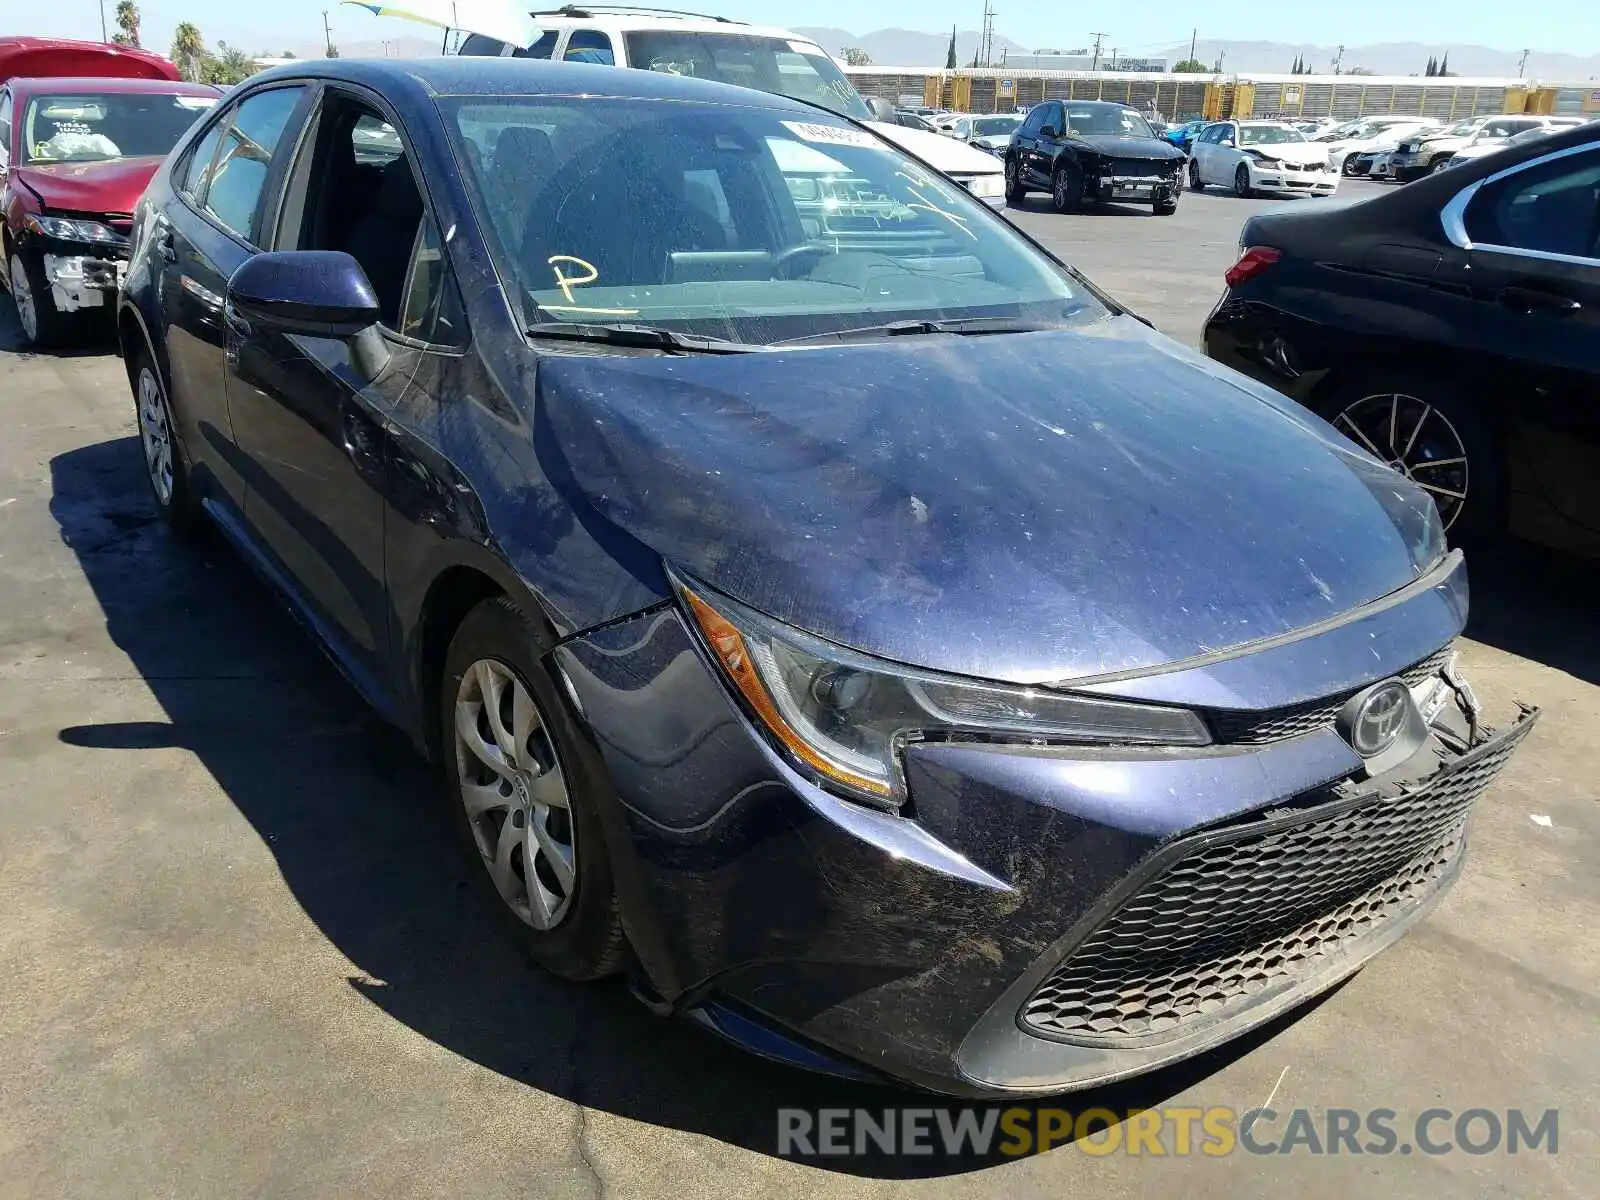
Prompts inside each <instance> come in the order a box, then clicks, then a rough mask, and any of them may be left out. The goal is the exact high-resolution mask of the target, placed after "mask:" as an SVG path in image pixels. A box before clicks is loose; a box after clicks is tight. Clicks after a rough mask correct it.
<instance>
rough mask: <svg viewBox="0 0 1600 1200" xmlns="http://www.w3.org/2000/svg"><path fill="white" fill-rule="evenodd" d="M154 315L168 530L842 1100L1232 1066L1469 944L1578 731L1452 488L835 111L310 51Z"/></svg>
mask: <svg viewBox="0 0 1600 1200" xmlns="http://www.w3.org/2000/svg"><path fill="white" fill-rule="evenodd" d="M119 328H120V333H121V341H122V347H123V351H124V355H125V358H126V361H127V365H128V375H129V380H130V383H131V385H132V389H133V393H134V397H135V405H136V413H137V419H138V424H139V430H140V436H141V444H142V447H143V453H144V460H145V463H146V465H147V466H148V468H149V475H150V483H151V489H152V493H153V495H154V498H155V503H156V504H157V505H158V507H159V508H160V510H161V511H162V512H163V513H164V514H165V515H166V516H167V518H168V519H169V520H170V521H171V523H172V524H173V525H174V527H175V528H177V529H179V530H182V529H185V528H187V527H189V526H190V525H192V524H193V523H194V522H195V521H196V520H198V519H201V518H204V519H207V520H209V521H210V522H212V523H214V524H215V525H216V526H217V527H218V528H220V529H221V530H222V531H223V532H224V533H225V534H226V535H227V536H228V537H229V538H230V539H231V540H232V541H233V542H234V543H235V544H236V545H237V547H238V548H239V550H240V551H241V553H242V554H243V555H244V557H245V558H246V559H247V560H248V561H249V562H251V563H252V564H253V565H254V566H255V567H256V568H257V569H258V570H259V572H260V573H261V575H263V576H264V577H265V579H266V580H268V581H269V582H270V583H271V584H272V585H273V586H274V587H276V588H278V589H279V590H280V591H281V592H282V594H283V595H284V596H285V597H286V599H287V600H288V602H289V603H290V604H291V605H292V606H293V607H294V609H295V610H296V611H297V612H298V613H299V614H300V615H301V617H302V618H303V620H304V622H305V624H306V625H307V626H308V627H309V628H310V630H311V631H312V632H313V633H314V635H315V636H316V637H318V638H319V639H320V640H321V641H322V642H323V643H324V644H325V645H326V647H327V648H328V650H329V652H330V655H331V657H332V658H333V659H334V660H335V661H336V662H337V663H339V664H340V666H341V667H342V668H343V670H344V672H345V674H346V675H347V676H348V677H349V679H350V680H351V681H352V682H353V683H354V684H355V686H356V687H357V688H358V689H360V690H361V691H362V692H363V693H364V694H365V695H366V696H367V697H368V698H369V699H370V700H371V702H372V703H373V704H374V705H376V706H377V707H378V708H379V709H380V710H381V711H382V712H383V713H385V714H386V715H387V716H389V717H390V718H392V719H393V720H394V721H395V722H396V723H398V724H399V725H400V726H401V727H403V728H404V729H406V730H407V731H409V733H410V734H411V736H412V737H413V739H414V740H415V742H416V744H417V745H418V747H419V748H420V749H421V750H422V751H424V752H425V753H427V754H429V755H430V756H432V757H433V758H435V759H436V760H438V761H439V762H440V763H441V764H442V767H443V774H444V777H445V779H446V780H447V792H448V800H449V803H450V805H451V806H452V809H453V811H454V812H455V813H456V815H457V817H458V819H459V826H460V830H461V834H462V840H463V844H464V847H465V849H466V852H467V853H468V854H469V855H470V859H471V862H472V864H473V865H472V868H471V869H472V871H473V872H474V874H475V876H476V877H477V878H478V879H479V880H480V882H481V884H482V886H483V890H484V892H485V897H486V902H487V905H488V906H489V907H488V908H486V916H487V915H488V912H489V910H490V909H492V910H493V911H494V912H497V913H498V914H499V916H500V918H501V919H502V920H503V921H504V922H505V924H506V926H507V927H508V928H509V929H510V930H511V931H513V933H514V934H515V936H517V937H518V938H520V939H521V940H522V942H523V943H524V944H525V945H526V947H527V949H528V951H529V952H530V953H531V954H532V956H533V957H534V958H535V959H536V960H537V961H539V962H540V963H542V964H544V965H545V966H547V967H548V968H549V969H551V970H552V971H555V972H557V973H559V974H561V975H563V976H566V977H568V978H573V979H585V980H587V979H596V978H599V977H602V976H606V975H609V974H612V973H614V972H617V971H621V970H627V971H630V972H631V973H632V976H633V979H634V986H635V988H636V990H637V991H638V992H639V994H640V995H641V996H642V997H644V998H645V999H646V1000H647V1002H648V1003H649V1004H650V1005H651V1006H652V1007H654V1008H656V1009H657V1010H659V1011H661V1012H663V1013H680V1014H686V1015H690V1016H693V1017H695V1018H696V1019H698V1020H700V1021H702V1022H703V1023H704V1024H706V1025H708V1026H709V1027H711V1028H712V1029H714V1030H716V1031H717V1032H719V1033H721V1034H722V1035H724V1036H727V1037H729V1038H733V1039H735V1040H737V1041H739V1042H741V1043H743V1044H745V1045H747V1046H750V1047H751V1048H753V1049H756V1050H758V1051H759V1052H761V1053H764V1054H768V1055H771V1056H774V1057H777V1058H780V1059H784V1060H786V1061H790V1062H794V1063H797V1064H801V1065H805V1066H809V1067H814V1068H819V1069H824V1070H832V1071H842V1072H855V1073H863V1074H870V1075H873V1076H875V1077H880V1078H881V1077H889V1078H894V1079H898V1080H902V1081H909V1082H912V1083H916V1084H921V1085H925V1086H927V1087H930V1088H934V1089H939V1090H943V1091H946V1092H951V1093H962V1094H975V1095H997V1094H1018V1095H1026V1094H1035V1093H1045V1092H1052V1091H1061V1090H1066V1089H1071V1088H1077V1087H1084V1086H1088V1085H1091V1084H1095V1083H1098V1082H1102V1081H1106V1080H1110V1079H1115V1078H1119V1077H1122V1076H1126V1075H1130V1074H1134V1073H1137V1072H1140V1071H1145V1070H1148V1069H1151V1068H1153V1067H1156V1066H1158V1065H1160V1064H1163V1063H1167V1062H1171V1061H1173V1060H1176V1059H1181V1058H1184V1057H1186V1056H1189V1055H1192V1054H1194V1053H1197V1052H1198V1051H1200V1050H1202V1049H1205V1048H1208V1047H1211V1046H1214V1045H1216V1044H1218V1043H1220V1042H1223V1041H1226V1040H1227V1039H1229V1038H1232V1037H1235V1036H1236V1035H1238V1034H1239V1033H1240V1032H1242V1031H1244V1030H1246V1029H1249V1028H1251V1027H1253V1026H1256V1025H1259V1024H1260V1023H1261V1022H1263V1021H1265V1020H1267V1019H1268V1018H1270V1017H1272V1016H1273V1015H1274V1014H1277V1013H1281V1012H1283V1011H1285V1010H1287V1009H1289V1008H1290V1007H1292V1006H1294V1005H1295V1004H1297V1003H1298V1002H1300V1001H1302V1000H1304V999H1305V998H1307V997H1310V996H1312V995H1315V994H1317V993H1319V992H1321V991H1324V990H1326V989H1327V988H1328V987H1329V986H1331V985H1332V984H1333V983H1334V982H1335V981H1337V980H1339V979H1341V978H1343V977H1345V976H1347V975H1349V974H1350V973H1351V972H1353V971H1355V970H1356V969H1357V968H1358V967H1359V966H1360V965H1361V963H1362V962H1364V961H1365V960H1366V959H1367V958H1369V957H1370V956H1371V955H1372V954H1374V953H1376V952H1377V951H1379V950H1380V949H1382V948H1383V947H1384V946H1386V945H1388V944H1389V943H1391V942H1393V941H1394V940H1395V939H1396V938H1398V937H1399V936H1400V935H1401V934H1402V933H1403V932H1404V931H1405V930H1406V929H1407V928H1408V927H1409V926H1410V925H1412V924H1413V923H1414V922H1415V921H1417V920H1418V919H1419V918H1421V917H1422V916H1423V914H1425V913H1426V912H1427V911H1428V909H1429V908H1430V906H1431V905H1432V904H1433V903H1434V902H1435V901H1436V900H1437V899H1438V897H1439V896H1440V894H1441V893H1442V891H1443V890H1444V889H1445V888H1446V887H1447V886H1448V885H1449V884H1450V882H1451V881H1452V880H1453V879H1454V878H1455V877H1456V875H1457V873H1458V872H1459V871H1460V869H1461V865H1462V861H1463V852H1464V843H1465V837H1466V828H1467V823H1468V817H1469V815H1470V812H1471V810H1472V807H1473V804H1474V802H1475V801H1476V800H1477V798H1478V796H1479V795H1480V793H1482V792H1483V790H1484V789H1485V788H1486V787H1487V786H1488V785H1489V784H1490V782H1491V781H1492V780H1493V779H1494V777H1495V775H1496V774H1497V773H1498V772H1499V771H1500V770H1501V768H1502V767H1503V766H1504V764H1505V762H1506V761H1507V758H1508V757H1509V756H1510V754H1511V753H1512V751H1513V749H1514V747H1515V746H1516V745H1517V744H1518V742H1519V741H1520V740H1521V739H1522V738H1523V737H1524V736H1525V734H1526V732H1527V730H1528V729H1529V728H1530V726H1531V722H1532V715H1531V714H1529V713H1522V714H1521V715H1518V716H1516V717H1514V719H1512V720H1511V721H1510V722H1509V723H1508V724H1507V725H1505V726H1504V727H1503V728H1501V729H1498V730H1497V729H1495V728H1492V727H1491V726H1490V724H1489V723H1488V722H1487V721H1486V720H1485V719H1484V717H1483V715H1482V713H1481V711H1480V707H1479V703H1478V700H1477V698H1476V697H1475V696H1474V694H1473V692H1472V690H1471V689H1470V688H1469V687H1468V685H1467V683H1466V681H1465V680H1464V679H1463V678H1462V677H1461V675H1460V673H1459V671H1458V669H1457V666H1456V660H1455V655H1454V653H1453V649H1452V646H1453V642H1454V639H1455V638H1456V637H1457V635H1458V634H1459V633H1460V631H1461V629H1462V626H1463V622H1464V620H1465V616H1466V608H1467V585H1466V576H1465V572H1464V568H1463V564H1462V560H1461V557H1460V556H1459V554H1457V553H1455V552H1451V551H1449V550H1448V549H1447V547H1446V545H1445V542H1444V538H1443V536H1442V533H1441V530H1440V527H1439V520H1438V516H1437V513H1436V511H1435V508H1434V505H1433V504H1432V502H1431V501H1430V499H1429V497H1428V496H1427V494H1426V493H1424V492H1422V491H1420V490H1418V489H1417V488H1416V487H1415V486H1413V485H1412V484H1411V483H1410V482H1409V481H1408V480H1406V479H1405V478H1404V477H1402V476H1401V475H1399V474H1397V473H1395V472H1394V471H1392V470H1390V469H1389V468H1388V467H1386V466H1384V465H1382V464H1380V463H1378V462H1376V461H1375V460H1373V459H1371V458H1369V457H1367V456H1365V455H1364V454H1363V453H1362V452H1360V451H1358V450H1356V449H1355V448H1353V447H1352V446H1351V445H1350V444H1349V443H1348V442H1347V441H1346V440H1345V439H1344V438H1342V437H1341V436H1339V435H1338V434H1337V433H1335V432H1333V430H1332V429H1331V428H1329V427H1328V426H1326V425H1324V424H1322V423H1321V422H1320V421H1318V420H1317V419H1316V418H1314V417H1312V416H1310V415H1308V414H1307V413H1305V412H1304V411H1302V410H1300V409H1299V408H1297V407H1295V406H1294V405H1293V404H1291V403H1290V402H1288V401H1286V400H1283V399H1281V398H1279V397H1277V396H1276V394H1275V393H1273V392H1271V391H1269V390H1267V389H1264V388H1262V387H1260V386H1259V385H1256V384H1254V383H1252V382H1250V381H1248V380H1246V379H1245V378H1243V377H1242V376H1240V375H1237V374H1234V373H1233V372H1231V371H1229V370H1227V369H1225V368H1222V367H1219V366H1217V365H1215V364H1212V363H1210V362H1208V361H1207V360H1205V359H1204V358H1202V357H1200V356H1199V355H1197V354H1195V353H1193V352H1191V351H1189V350H1187V349H1185V348H1183V347H1181V346H1179V345H1177V344H1176V343H1174V342H1172V341H1169V340H1167V339H1166V338H1164V337H1162V336H1160V335H1159V334H1157V333H1155V332H1154V331H1153V330H1152V329H1150V328H1149V327H1148V326H1147V325H1146V324H1145V323H1143V322H1141V321H1140V320H1138V319H1136V318H1135V317H1134V316H1132V315H1131V314H1129V313H1128V312H1127V311H1126V310H1124V309H1123V308H1121V307H1120V306H1118V305H1117V304H1116V303H1115V302H1113V301H1112V300H1110V299H1109V298H1107V297H1106V296H1104V295H1103V294H1101V293H1100V292H1098V291H1097V290H1096V289H1095V288H1094V287H1093V286H1092V285H1091V284H1089V283H1088V282H1087V281H1085V280H1084V279H1083V278H1082V277H1081V276H1080V275H1078V274H1077V273H1075V272H1074V271H1072V270H1071V269H1070V268H1068V267H1066V266H1064V265H1062V264H1061V263H1059V262H1058V261H1056V260H1054V259H1053V258H1051V257H1050V256H1049V255H1047V254H1046V253H1044V252H1043V251H1042V250H1040V249H1039V248H1038V247H1037V246H1036V245H1034V244H1033V243H1031V242H1030V241H1029V240H1028V239H1027V238H1026V237H1025V236H1024V235H1022V234H1021V233H1019V232H1018V231H1016V230H1015V229H1014V228H1012V227H1011V226H1010V225H1009V224H1007V222H1006V221H1005V220H1004V219H1003V218H1001V217H1000V216H998V215H997V214H995V213H993V212H991V211H990V210H989V209H988V208H987V207H986V206H984V205H983V204H982V203H980V202H978V201H976V200H974V199H973V198H972V197H971V196H969V195H968V194H966V193H965V192H964V191H963V190H962V189H961V188H960V187H958V186H956V185H953V184H951V183H949V182H948V181H947V180H945V179H944V178H942V177H941V176H939V175H937V174H936V173H934V172H932V171H931V170H929V169H928V168H927V167H925V166H924V165H923V164H921V163H919V162H918V161H916V160H914V159H912V158H910V157H907V156H906V155H905V154H904V153H903V152H901V151H899V150H897V149H896V148H894V147H893V146H891V145H889V144H888V143H886V142H884V141H882V140H880V139H879V138H878V137H877V136H876V135H875V134H873V133H872V132H871V131H870V130H869V129H867V128H866V127H864V126H863V125H861V124H858V123H855V122H852V121H850V120H848V119H846V118H843V117H840V116H837V115H834V114H832V113H829V112H827V111H825V110H822V109H818V108H814V107H810V106H807V105H805V104H802V103H799V102H796V101H792V100H788V99H785V98H782V97H778V96H773V95H767V94H762V93H757V92H752V91H744V90H740V89H737V88H732V87H728V86H725V85H722V84H716V83H709V82H706V81H701V80H695V79H689V78H683V77H678V76H673V75H669V74H659V73H653V72H649V71H617V70H608V69H606V68H603V67H587V66H580V65H572V64H561V63H542V62H532V61H527V60H518V59H459V58H458V59H446V60H438V61H422V62H406V63H403V64H402V63H392V64H385V63H359V62H337V61H332V62H320V61H319V62H315V63H305V64H294V65H292V66H287V67H283V68H279V69H277V70H274V71H271V72H268V73H266V74H264V75H261V76H259V77H257V78H256V79H254V80H252V81H250V82H249V83H248V84H246V85H245V86H243V87H241V88H240V89H238V90H237V91H235V92H234V93H232V94H231V95H230V96H229V97H228V98H227V100H226V101H225V102H224V104H223V105H222V106H220V108H219V111H217V112H216V113H215V114H213V115H212V116H211V117H210V118H209V119H208V120H207V121H205V122H204V123H203V124H202V125H201V126H200V127H199V128H197V129H196V130H194V131H193V132H192V133H191V134H190V135H188V136H187V137H185V138H184V139H183V141H182V143H181V144H180V145H179V147H178V148H177V150H176V151H175V152H174V153H173V155H172V156H171V158H170V159H169V160H168V161H167V163H166V165H165V166H163V167H162V169H161V170H160V171H158V172H157V175H156V178H155V180H154V182H153V183H152V185H151V187H150V190H149V191H148V193H147V194H146V196H145V199H144V201H143V202H142V204H141V205H140V208H139V211H138V214H137V220H136V228H135V231H134V254H133V262H132V265H131V269H130V274H129V277H128V282H127V286H126V288H125V290H124V293H123V299H122V305H121V309H120V325H119ZM335 800H336V798H335V797H329V801H330V803H333V802H334V801H335ZM504 1036H505V1037H507V1038H514V1037H515V1036H516V1030H513V1029H508V1030H505V1031H504Z"/></svg>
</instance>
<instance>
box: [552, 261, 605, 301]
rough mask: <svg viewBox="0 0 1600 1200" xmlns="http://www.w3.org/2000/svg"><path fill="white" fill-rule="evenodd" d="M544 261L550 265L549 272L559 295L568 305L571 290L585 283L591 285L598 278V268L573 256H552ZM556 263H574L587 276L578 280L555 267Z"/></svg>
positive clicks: (570, 298) (576, 277)
mask: <svg viewBox="0 0 1600 1200" xmlns="http://www.w3.org/2000/svg"><path fill="white" fill-rule="evenodd" d="M546 261H547V262H548V263H549V264H550V270H551V271H552V272H553V273H554V274H555V277H556V286H557V287H558V288H560V289H561V294H562V295H563V296H565V297H566V298H567V303H568V304H571V303H572V289H573V288H575V287H582V286H583V285H584V284H586V283H593V282H594V281H595V280H596V279H599V278H600V268H599V267H597V266H595V265H594V264H593V263H592V262H588V261H586V260H585V259H581V258H579V257H577V256H576V255H574V254H552V255H551V256H550V257H549V259H547V260H546ZM557 263H576V264H577V265H578V266H580V267H582V268H583V269H584V270H585V271H587V272H588V274H587V275H584V276H583V277H582V278H579V277H578V276H576V275H568V274H567V273H566V272H565V271H563V270H562V269H561V268H560V267H559V266H557V265H556V264H557Z"/></svg>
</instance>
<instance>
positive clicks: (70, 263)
mask: <svg viewBox="0 0 1600 1200" xmlns="http://www.w3.org/2000/svg"><path fill="white" fill-rule="evenodd" d="M127 269H128V263H127V260H126V259H123V258H111V257H102V256H101V255H98V254H46V255H45V256H44V277H45V280H46V282H48V283H49V285H50V297H51V299H52V300H54V301H55V306H56V310H57V311H58V312H77V311H78V310H80V309H85V308H104V307H105V306H107V305H109V304H111V303H112V301H113V300H114V299H115V297H116V294H117V291H118V289H120V288H121V286H122V279H123V276H124V275H125V274H126V272H127Z"/></svg>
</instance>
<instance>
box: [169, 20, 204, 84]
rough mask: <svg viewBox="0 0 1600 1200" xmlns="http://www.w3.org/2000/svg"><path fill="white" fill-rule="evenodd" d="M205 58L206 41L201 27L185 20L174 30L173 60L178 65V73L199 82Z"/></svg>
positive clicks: (191, 80) (189, 79) (193, 81)
mask: <svg viewBox="0 0 1600 1200" xmlns="http://www.w3.org/2000/svg"><path fill="white" fill-rule="evenodd" d="M205 59H206V43H205V39H204V38H202V37H201V36H200V27H199V26H198V25H195V24H194V23H193V22H191V21H184V22H183V23H181V24H180V25H179V26H178V28H177V29H175V30H173V32H172V61H173V62H174V63H176V64H177V66H178V74H180V75H182V76H183V77H184V78H185V79H187V80H188V81H189V82H190V83H199V82H200V72H201V70H202V69H203V68H204V66H205Z"/></svg>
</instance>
